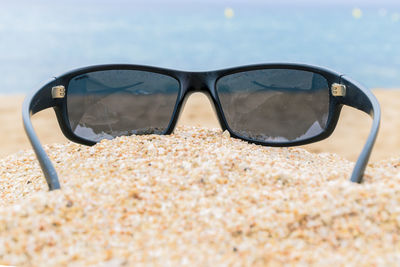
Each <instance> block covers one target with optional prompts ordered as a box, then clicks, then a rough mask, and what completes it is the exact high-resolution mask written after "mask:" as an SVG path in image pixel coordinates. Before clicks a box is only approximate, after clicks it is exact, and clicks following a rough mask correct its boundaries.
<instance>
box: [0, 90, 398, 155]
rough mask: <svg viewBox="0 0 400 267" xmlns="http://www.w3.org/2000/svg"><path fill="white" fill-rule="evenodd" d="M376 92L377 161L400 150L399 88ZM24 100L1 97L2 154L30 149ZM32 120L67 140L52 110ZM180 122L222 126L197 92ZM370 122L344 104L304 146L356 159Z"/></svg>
mask: <svg viewBox="0 0 400 267" xmlns="http://www.w3.org/2000/svg"><path fill="white" fill-rule="evenodd" d="M374 93H375V95H376V96H377V98H378V100H379V101H380V103H381V107H382V124H381V129H380V135H379V137H378V140H377V143H376V145H375V148H374V150H373V152H372V155H371V160H372V161H377V160H382V159H386V158H389V157H392V156H396V155H398V154H399V153H400V134H399V131H400V119H399V114H400V104H399V99H400V90H374ZM22 101H23V96H2V97H0V124H1V125H2V131H1V132H2V134H1V135H0V136H1V138H0V147H1V149H0V157H3V156H6V155H9V154H12V153H15V152H17V151H19V150H21V149H29V148H30V145H29V142H28V140H27V139H26V137H25V133H24V131H23V127H22V122H21V103H22ZM33 123H34V126H35V128H36V129H37V132H38V134H39V137H40V140H41V141H42V143H43V144H53V143H66V142H67V141H68V140H67V139H66V138H65V137H64V136H63V134H62V133H61V130H60V128H59V126H58V123H57V120H56V117H55V114H54V112H53V110H46V111H43V112H40V113H39V114H37V115H35V116H34V117H33ZM178 125H188V126H201V127H211V128H215V127H219V123H218V121H217V118H216V116H215V114H214V111H213V109H212V107H211V105H210V103H209V101H208V99H207V98H206V97H205V96H204V95H202V94H194V95H192V96H191V97H190V98H189V100H188V101H187V103H186V107H185V109H184V111H183V114H181V118H180V121H179V123H178ZM370 125H371V120H370V118H369V116H368V115H366V114H364V113H362V112H360V111H358V110H354V109H352V108H346V107H345V108H344V109H343V111H342V114H341V117H340V120H339V123H338V126H337V128H336V130H335V132H334V133H333V135H332V136H331V137H329V138H328V139H326V140H324V141H321V142H318V143H315V144H311V145H307V146H305V149H307V150H309V151H311V152H315V153H319V152H331V153H336V154H339V155H341V156H343V157H344V158H346V159H349V160H351V161H355V160H356V159H357V157H358V155H359V153H360V152H361V149H362V147H363V145H364V142H365V140H366V137H367V135H368V133H369V130H370Z"/></svg>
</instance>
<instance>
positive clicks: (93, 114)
mask: <svg viewBox="0 0 400 267" xmlns="http://www.w3.org/2000/svg"><path fill="white" fill-rule="evenodd" d="M179 87H180V85H179V82H178V81H177V80H176V79H175V78H172V77H170V76H167V75H163V74H159V73H153V72H148V71H139V70H105V71H96V72H90V73H85V74H82V75H79V76H76V77H74V78H72V79H71V80H70V82H69V84H68V87H67V109H68V119H69V123H70V126H71V129H72V131H73V132H74V134H75V135H77V136H79V137H81V138H84V139H87V140H90V141H95V142H96V141H99V140H101V139H112V138H114V137H117V136H123V135H132V134H162V133H164V132H165V131H166V129H167V127H168V125H169V123H170V120H171V117H172V113H173V110H174V107H175V103H176V100H177V97H178V93H179Z"/></svg>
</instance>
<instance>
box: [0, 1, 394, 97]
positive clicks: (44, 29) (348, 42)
mask: <svg viewBox="0 0 400 267" xmlns="http://www.w3.org/2000/svg"><path fill="white" fill-rule="evenodd" d="M228 7H230V8H232V10H233V12H234V16H233V17H232V18H228V17H227V16H225V15H224V11H226V8H228ZM354 8H355V6H351V5H346V4H343V3H342V4H341V5H334V4H330V5H315V4H308V5H301V4H297V5H293V4H290V3H288V2H285V4H282V5H276V4H271V2H268V1H267V2H265V3H263V2H251V1H242V2H241V1H234V2H229V1H223V2H217V3H215V2H212V1H207V2H187V1H186V2H185V1H182V2H162V1H159V2H157V1H153V2H147V4H143V3H140V2H137V1H126V0H116V1H104V0H103V1H92V0H82V1H46V0H41V1H26V0H25V1H8V0H2V1H0V93H3V94H4V93H26V92H29V91H31V90H34V89H36V88H37V87H38V86H40V85H41V84H42V83H43V82H44V81H45V80H47V79H48V78H50V77H53V76H56V75H58V74H62V73H64V72H66V71H69V70H71V69H74V68H77V67H82V66H87V65H94V64H104V63H132V64H145V65H156V66H161V67H167V68H175V69H182V70H213V69H219V68H224V67H231V66H237V65H245V64H253V63H263V62H303V63H308V64H315V65H320V66H324V67H327V68H331V69H334V70H336V71H339V72H343V73H346V74H348V75H349V76H350V77H352V78H354V79H356V80H358V81H359V82H361V83H363V84H364V85H366V86H368V87H370V88H376V87H380V88H382V87H383V88H400V6H396V5H394V6H388V7H384V6H383V7H382V6H376V5H374V6H366V7H360V9H361V12H362V15H361V17H359V18H358V19H357V18H356V17H355V16H354V15H352V13H354V12H355V9H354ZM357 12H358V11H357V10H356V16H357ZM358 15H359V12H358Z"/></svg>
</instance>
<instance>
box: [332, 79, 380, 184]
mask: <svg viewBox="0 0 400 267" xmlns="http://www.w3.org/2000/svg"><path fill="white" fill-rule="evenodd" d="M341 78H342V82H341V83H342V84H344V85H345V86H346V95H345V96H343V97H340V98H339V101H340V102H341V103H342V104H345V105H348V106H351V107H354V108H356V109H359V110H361V111H364V112H365V113H367V114H369V115H370V116H371V117H372V120H373V121H372V127H371V131H370V133H369V135H368V139H367V142H366V143H365V145H364V148H363V150H362V152H361V154H360V156H359V157H358V160H357V162H356V165H355V166H354V169H353V173H352V175H351V178H350V180H351V181H352V182H356V183H361V182H362V180H363V174H364V171H365V168H366V167H367V164H368V160H369V157H370V154H371V151H372V147H373V146H374V144H375V140H376V137H377V135H378V131H379V124H380V120H381V109H380V106H379V103H378V100H377V99H376V97H375V96H374V95H373V94H372V92H371V91H370V90H369V89H367V88H365V87H363V86H362V85H360V84H358V83H357V82H355V81H353V80H351V79H350V78H348V77H346V76H342V77H341Z"/></svg>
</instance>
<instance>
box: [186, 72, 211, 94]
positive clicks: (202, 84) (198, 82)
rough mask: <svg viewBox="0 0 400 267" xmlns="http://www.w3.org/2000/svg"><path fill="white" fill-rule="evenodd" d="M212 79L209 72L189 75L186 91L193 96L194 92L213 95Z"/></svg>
mask: <svg viewBox="0 0 400 267" xmlns="http://www.w3.org/2000/svg"><path fill="white" fill-rule="evenodd" d="M211 80H212V77H211V76H210V75H209V73H207V72H192V73H188V76H187V84H186V91H187V93H189V94H191V93H194V92H201V93H206V94H207V93H211V92H210V87H211V83H212V82H211Z"/></svg>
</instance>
